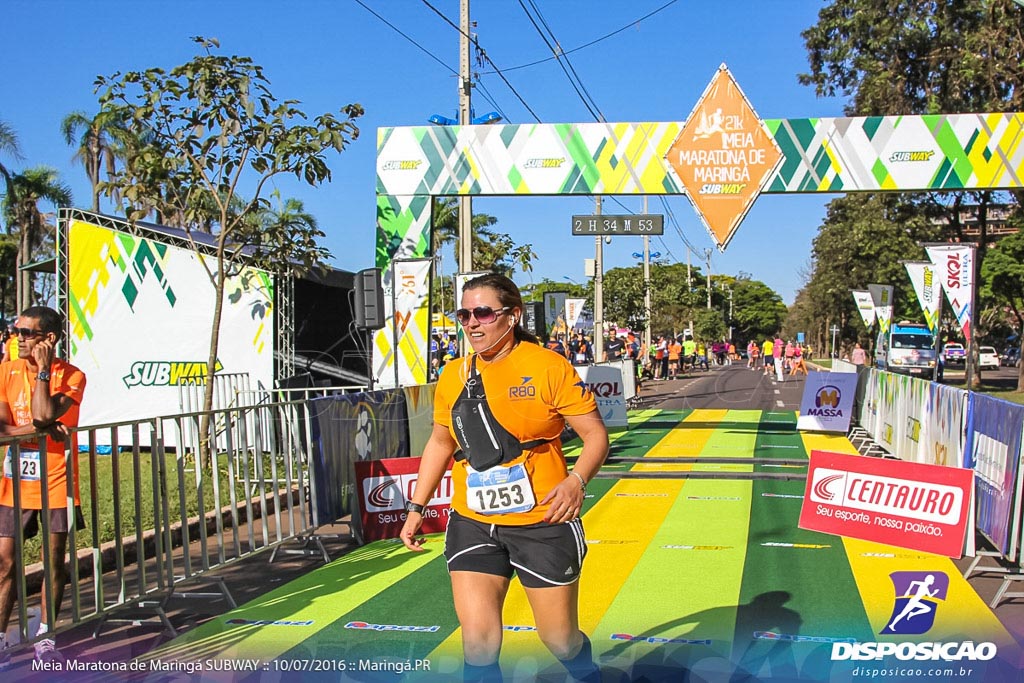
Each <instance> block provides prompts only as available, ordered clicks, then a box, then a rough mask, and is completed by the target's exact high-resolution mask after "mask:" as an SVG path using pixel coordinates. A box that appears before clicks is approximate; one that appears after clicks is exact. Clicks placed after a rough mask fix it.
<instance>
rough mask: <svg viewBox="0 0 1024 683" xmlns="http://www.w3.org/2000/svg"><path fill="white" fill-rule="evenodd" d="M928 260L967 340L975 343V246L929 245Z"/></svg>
mask: <svg viewBox="0 0 1024 683" xmlns="http://www.w3.org/2000/svg"><path fill="white" fill-rule="evenodd" d="M925 251H927V252H928V258H929V259H931V262H932V265H934V266H935V270H936V271H937V272H938V275H939V282H941V283H942V289H944V290H945V291H946V299H947V300H949V304H950V305H951V306H952V307H953V313H954V315H956V321H957V322H958V323H959V324H960V329H961V330H963V333H964V339H965V340H966V341H967V342H968V343H970V341H971V302H972V301H973V300H974V245H973V244H936V245H933V246H926V247H925Z"/></svg>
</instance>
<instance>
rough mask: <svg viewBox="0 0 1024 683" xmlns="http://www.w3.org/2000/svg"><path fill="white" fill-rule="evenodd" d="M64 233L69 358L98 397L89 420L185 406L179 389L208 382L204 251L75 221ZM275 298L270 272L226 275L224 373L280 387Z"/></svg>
mask: <svg viewBox="0 0 1024 683" xmlns="http://www.w3.org/2000/svg"><path fill="white" fill-rule="evenodd" d="M67 239H68V285H69V292H68V317H69V322H70V328H71V334H70V337H69V360H70V361H71V362H72V363H74V364H75V365H77V366H78V367H79V368H81V369H82V370H83V371H84V372H85V374H86V376H87V377H88V378H89V396H92V397H93V398H92V399H88V398H87V400H86V401H85V402H84V403H83V404H82V416H81V422H82V424H83V425H90V424H93V425H95V424H104V423H108V422H124V421H126V420H132V419H137V418H145V417H154V416H158V415H171V414H175V413H178V412H180V411H181V406H180V402H179V390H178V387H179V386H180V385H182V384H186V383H196V382H202V381H203V378H204V377H205V374H206V360H207V357H208V356H209V353H210V325H211V322H212V320H213V307H214V289H213V284H212V283H211V281H210V278H209V276H208V275H207V273H206V270H205V268H204V267H203V264H202V263H201V262H200V261H199V256H198V255H197V254H196V253H195V252H193V251H191V250H188V249H183V248H181V247H175V246H172V245H169V244H165V243H163V242H160V241H157V240H151V239H146V238H142V237H137V236H135V235H132V234H129V233H127V232H123V231H119V230H113V229H110V228H105V227H100V226H97V225H93V224H91V223H87V222H84V221H71V223H70V226H69V227H68V238H67ZM209 265H211V266H212V264H209ZM273 301H274V283H273V279H272V277H271V276H270V275H269V274H268V273H266V272H263V271H261V270H256V269H254V268H246V269H244V270H243V271H242V272H241V274H240V275H239V276H237V277H233V278H230V279H229V280H228V281H227V283H226V288H225V297H224V308H223V318H222V320H221V329H220V343H219V346H218V360H217V365H216V370H217V371H218V372H220V371H223V372H226V373H248V374H249V378H250V382H251V386H253V387H257V386H260V385H262V386H263V387H266V388H270V387H272V386H273V379H274V335H273V328H274V324H273V316H274V311H273Z"/></svg>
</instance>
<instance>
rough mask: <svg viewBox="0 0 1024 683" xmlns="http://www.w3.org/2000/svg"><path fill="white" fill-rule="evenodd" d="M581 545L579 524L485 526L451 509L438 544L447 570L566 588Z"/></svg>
mask: <svg viewBox="0 0 1024 683" xmlns="http://www.w3.org/2000/svg"><path fill="white" fill-rule="evenodd" d="M586 555H587V542H586V538H585V537H584V535H583V522H582V521H580V520H579V519H574V520H573V521H571V522H563V523H560V524H548V523H547V522H540V523H538V524H530V525H527V526H501V525H497V524H485V523H483V522H478V521H476V520H473V519H469V518H468V517H463V516H462V515H460V514H458V513H457V512H455V511H454V510H452V514H451V517H450V518H449V519H448V531H447V533H446V534H445V539H444V556H445V558H446V559H447V560H448V571H449V572H453V571H465V572H479V573H481V574H494V575H496V576H504V577H506V578H512V574H513V572H514V573H516V574H517V575H518V576H519V580H520V582H522V584H523V585H524V586H526V587H527V588H549V587H551V586H567V585H569V584H571V583H573V582H575V581H578V580H579V578H580V569H581V567H582V566H583V558H584V557H586Z"/></svg>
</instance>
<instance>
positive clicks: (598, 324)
mask: <svg viewBox="0 0 1024 683" xmlns="http://www.w3.org/2000/svg"><path fill="white" fill-rule="evenodd" d="M594 200H595V203H594V213H595V214H597V216H598V217H600V215H601V197H599V196H598V197H595V198H594ZM598 221H600V218H598ZM603 239H604V238H603V237H601V236H600V235H597V236H596V237H594V362H596V363H600V362H601V361H602V360H603V359H604V242H602V240H603Z"/></svg>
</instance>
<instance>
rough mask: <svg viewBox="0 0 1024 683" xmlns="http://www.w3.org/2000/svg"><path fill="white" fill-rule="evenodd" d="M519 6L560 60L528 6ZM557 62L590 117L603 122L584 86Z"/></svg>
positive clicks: (559, 61)
mask: <svg viewBox="0 0 1024 683" xmlns="http://www.w3.org/2000/svg"><path fill="white" fill-rule="evenodd" d="M530 4H531V5H533V2H531V3H530ZM519 6H520V7H522V8H523V13H524V14H526V18H527V19H529V20H530V23H531V24H533V28H534V29H536V31H537V33H538V34H539V35H540V38H541V40H543V41H544V44H545V45H547V46H548V49H549V50H551V53H552V54H553V55H555V57H556V59H557V58H558V50H556V49H555V46H554V45H552V44H551V41H549V40H548V38H547V36H545V35H544V31H542V30H541V28H540V26H538V25H537V21H536V20H535V19H534V18H533V15H532V14H530V11H529V10H528V9H526V5H524V4H523V0H519ZM533 8H534V11H537V6H536V5H533ZM537 15H538V16H540V12H537ZM540 19H541V21H542V22H543V21H544V18H543V17H540ZM544 25H545V27H547V24H546V23H545V24H544ZM548 33H551V29H550V28H549V29H548ZM551 37H552V39H554V34H553V33H552V34H551ZM557 42H558V41H557V40H555V43H557ZM557 61H558V66H559V67H560V68H561V69H562V73H564V74H565V77H566V78H567V79H569V84H570V85H571V86H572V88H573V90H575V91H576V94H577V95H578V96H579V98H580V100H582V102H583V106H585V107H586V108H587V111H589V112H590V115H591V116H593V117H594V119H595V120H597V121H601V120H603V117H601V116H600V114H599V113H598V112H596V111H594V108H593V107H591V106H590V102H588V101H587V98H586V97H584V96H583V93H582V92H581V91H580V87H581V86H582V85H583V84H582V83H580V84H579V85H577V83H576V80H574V79H573V77H572V76H571V75H569V71H568V70H567V69H566V68H565V64H563V63H562V60H561V59H557ZM566 62H568V59H566ZM574 73H575V71H574ZM577 78H578V76H577Z"/></svg>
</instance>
